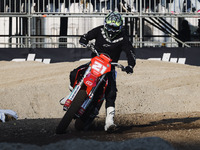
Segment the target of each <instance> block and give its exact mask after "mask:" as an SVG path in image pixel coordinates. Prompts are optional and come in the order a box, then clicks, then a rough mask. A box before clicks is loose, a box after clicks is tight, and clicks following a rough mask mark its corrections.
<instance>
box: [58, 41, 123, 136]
mask: <svg viewBox="0 0 200 150" xmlns="http://www.w3.org/2000/svg"><path fill="white" fill-rule="evenodd" d="M87 47H88V48H89V49H90V50H92V52H94V53H95V54H96V56H95V57H93V58H92V59H91V61H90V63H89V65H88V67H87V68H81V69H79V70H78V71H77V74H76V78H75V83H74V86H73V90H72V91H71V93H70V95H69V96H66V97H65V98H64V99H65V100H66V101H65V104H64V106H63V110H65V111H66V113H65V115H64V116H63V118H62V119H61V121H60V123H59V124H58V126H57V128H56V134H62V133H65V132H66V130H67V128H68V126H69V124H70V123H71V121H72V120H73V119H75V128H76V129H77V130H88V129H89V127H90V126H91V124H92V122H93V120H94V119H95V118H96V116H97V115H98V113H99V110H100V108H101V106H102V103H103V101H104V96H105V91H106V87H107V85H108V79H107V77H106V74H107V73H109V72H111V66H112V65H113V66H116V67H118V68H121V70H122V71H125V67H124V66H123V65H121V64H119V63H115V62H112V59H111V58H110V57H109V56H108V55H106V54H103V53H102V54H99V53H98V52H97V50H96V49H95V47H94V45H93V44H88V45H87Z"/></svg>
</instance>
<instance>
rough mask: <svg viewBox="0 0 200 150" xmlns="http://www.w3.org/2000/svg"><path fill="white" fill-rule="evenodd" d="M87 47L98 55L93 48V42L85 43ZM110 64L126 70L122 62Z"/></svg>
mask: <svg viewBox="0 0 200 150" xmlns="http://www.w3.org/2000/svg"><path fill="white" fill-rule="evenodd" d="M87 48H89V49H90V50H91V51H92V52H93V53H95V54H96V55H97V56H99V53H98V51H97V50H96V49H95V47H94V44H93V43H89V44H87ZM111 65H113V66H116V67H118V68H121V70H122V71H126V70H125V67H124V66H123V65H122V64H119V63H116V62H111Z"/></svg>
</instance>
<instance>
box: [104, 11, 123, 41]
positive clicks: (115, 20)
mask: <svg viewBox="0 0 200 150" xmlns="http://www.w3.org/2000/svg"><path fill="white" fill-rule="evenodd" d="M122 26H123V19H122V16H121V15H120V13H118V12H111V13H109V14H108V15H107V16H106V18H105V20H104V30H105V33H106V36H107V37H108V38H109V39H113V38H115V37H116V36H117V35H118V33H119V32H121V30H122Z"/></svg>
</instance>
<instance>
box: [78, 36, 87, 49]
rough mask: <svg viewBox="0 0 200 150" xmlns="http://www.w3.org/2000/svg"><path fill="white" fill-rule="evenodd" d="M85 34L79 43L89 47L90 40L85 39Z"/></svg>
mask: <svg viewBox="0 0 200 150" xmlns="http://www.w3.org/2000/svg"><path fill="white" fill-rule="evenodd" d="M85 36H86V35H85V34H84V35H83V36H82V37H81V38H80V40H79V43H80V44H81V45H82V46H83V47H87V44H88V40H87V39H86V38H85Z"/></svg>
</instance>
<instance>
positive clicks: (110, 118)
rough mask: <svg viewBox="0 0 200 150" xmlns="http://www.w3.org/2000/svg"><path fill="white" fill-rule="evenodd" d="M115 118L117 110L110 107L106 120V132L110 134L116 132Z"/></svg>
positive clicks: (107, 110)
mask: <svg viewBox="0 0 200 150" xmlns="http://www.w3.org/2000/svg"><path fill="white" fill-rule="evenodd" d="M114 116H115V108H114V107H108V108H107V109H106V120H105V127H104V129H105V131H107V132H110V131H114V130H115V128H116V125H115V124H114Z"/></svg>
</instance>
